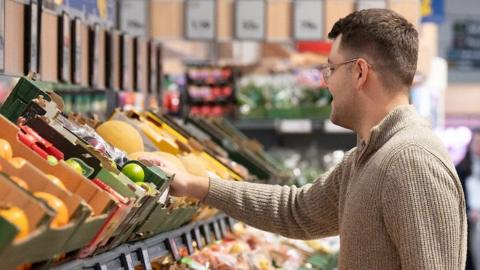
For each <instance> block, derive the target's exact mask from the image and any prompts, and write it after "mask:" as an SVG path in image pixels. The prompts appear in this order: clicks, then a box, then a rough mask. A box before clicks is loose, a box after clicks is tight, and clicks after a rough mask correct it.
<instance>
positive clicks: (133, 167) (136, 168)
mask: <svg viewBox="0 0 480 270" xmlns="http://www.w3.org/2000/svg"><path fill="white" fill-rule="evenodd" d="M122 173H123V174H125V175H126V176H127V177H128V178H130V180H132V181H133V182H143V179H144V178H145V172H144V171H143V168H142V166H140V165H138V164H135V163H129V164H127V165H125V166H124V167H123V169H122Z"/></svg>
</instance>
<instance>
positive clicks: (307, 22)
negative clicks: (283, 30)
mask: <svg viewBox="0 0 480 270" xmlns="http://www.w3.org/2000/svg"><path fill="white" fill-rule="evenodd" d="M293 3H294V6H293V7H294V11H293V12H294V15H293V18H294V21H293V36H294V38H295V39H297V40H322V39H323V28H324V25H323V19H324V16H323V1H320V0H298V1H294V2H293Z"/></svg>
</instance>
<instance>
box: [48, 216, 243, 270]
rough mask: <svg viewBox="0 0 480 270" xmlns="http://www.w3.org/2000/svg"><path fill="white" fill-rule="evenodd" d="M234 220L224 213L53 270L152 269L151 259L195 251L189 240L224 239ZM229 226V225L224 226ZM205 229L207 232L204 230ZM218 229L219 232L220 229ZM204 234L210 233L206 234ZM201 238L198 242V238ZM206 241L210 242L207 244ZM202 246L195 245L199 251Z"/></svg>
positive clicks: (66, 263) (178, 256)
mask: <svg viewBox="0 0 480 270" xmlns="http://www.w3.org/2000/svg"><path fill="white" fill-rule="evenodd" d="M235 223H236V221H235V220H233V219H232V218H230V217H228V216H227V215H225V214H219V215H217V216H214V217H212V218H210V219H207V220H204V221H198V222H193V223H189V224H186V225H184V226H182V227H180V228H178V229H175V230H173V231H169V232H165V233H161V234H158V235H156V236H153V237H151V238H148V239H145V240H141V241H138V242H133V243H125V244H123V245H121V246H118V247H116V248H114V249H112V250H110V251H107V252H104V253H101V254H98V255H95V256H93V257H89V258H85V259H75V260H72V261H69V262H65V263H63V264H60V265H57V266H54V267H53V268H52V269H54V270H74V269H75V270H78V269H102V270H109V269H119V266H121V267H120V268H122V269H127V270H133V269H134V268H135V267H136V266H138V265H141V266H143V267H144V269H146V270H149V269H152V268H151V265H150V262H151V260H152V259H156V258H159V257H163V256H166V255H169V254H170V255H173V257H174V258H175V259H177V260H178V259H180V258H181V254H182V252H181V250H183V249H184V250H187V253H188V254H192V253H193V252H194V249H193V245H192V241H196V242H197V241H205V242H206V244H207V245H208V244H209V243H213V242H214V241H217V240H221V239H223V238H224V237H225V236H226V234H227V233H228V232H227V230H230V231H232V228H233V226H234V224H235ZM226 224H228V225H226ZM205 228H207V229H205ZM220 228H221V229H220ZM205 232H209V234H206V233H205ZM199 238H200V239H199ZM207 238H209V240H210V241H206V240H207ZM204 246H205V245H204V244H203V243H197V247H198V248H202V247H204Z"/></svg>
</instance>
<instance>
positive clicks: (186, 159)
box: [179, 153, 208, 176]
mask: <svg viewBox="0 0 480 270" xmlns="http://www.w3.org/2000/svg"><path fill="white" fill-rule="evenodd" d="M179 158H180V160H181V161H182V163H183V165H184V166H185V168H186V169H187V171H188V172H189V173H191V174H193V175H197V176H208V175H207V170H208V164H206V162H205V160H203V159H202V158H201V157H199V156H196V155H195V154H191V153H190V154H186V155H182V156H179Z"/></svg>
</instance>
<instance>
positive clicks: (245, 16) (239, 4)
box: [235, 0, 266, 40]
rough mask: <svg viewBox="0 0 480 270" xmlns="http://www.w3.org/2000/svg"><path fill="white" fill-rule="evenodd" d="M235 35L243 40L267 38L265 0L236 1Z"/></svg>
mask: <svg viewBox="0 0 480 270" xmlns="http://www.w3.org/2000/svg"><path fill="white" fill-rule="evenodd" d="M235 4H236V6H235V37H236V38H237V39H242V40H263V39H264V38H265V28H266V27H265V21H266V18H265V1H263V0H238V1H236V2H235Z"/></svg>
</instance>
